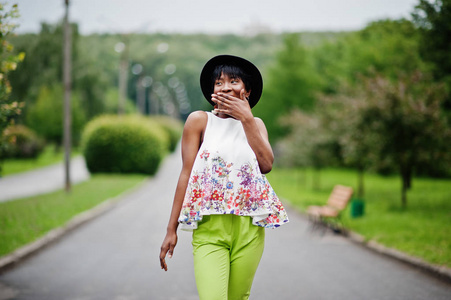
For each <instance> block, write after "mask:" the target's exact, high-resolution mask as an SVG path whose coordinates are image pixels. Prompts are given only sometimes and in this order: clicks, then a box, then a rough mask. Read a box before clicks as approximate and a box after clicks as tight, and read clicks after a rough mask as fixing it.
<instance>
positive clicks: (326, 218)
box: [307, 185, 353, 232]
mask: <svg viewBox="0 0 451 300" xmlns="http://www.w3.org/2000/svg"><path fill="white" fill-rule="evenodd" d="M352 193H353V190H352V188H351V187H348V186H343V185H336V186H334V189H333V190H332V193H331V194H330V196H329V199H328V200H327V203H326V205H323V206H309V207H308V208H307V214H308V215H309V219H310V220H311V221H312V222H313V223H312V224H313V228H315V227H316V225H319V224H322V225H329V226H331V227H332V230H334V231H336V232H341V231H343V226H342V223H341V219H340V213H341V212H342V211H343V210H344V209H345V208H346V206H347V205H348V203H349V200H350V199H351V197H352Z"/></svg>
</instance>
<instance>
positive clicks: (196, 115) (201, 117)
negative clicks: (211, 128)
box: [185, 110, 208, 129]
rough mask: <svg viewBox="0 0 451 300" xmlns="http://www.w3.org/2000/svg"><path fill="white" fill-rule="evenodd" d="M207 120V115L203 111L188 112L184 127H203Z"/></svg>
mask: <svg viewBox="0 0 451 300" xmlns="http://www.w3.org/2000/svg"><path fill="white" fill-rule="evenodd" d="M207 122H208V115H207V113H206V112H205V111H201V110H198V111H193V112H192V113H190V114H189V116H188V118H187V119H186V122H185V128H200V129H203V128H205V125H207Z"/></svg>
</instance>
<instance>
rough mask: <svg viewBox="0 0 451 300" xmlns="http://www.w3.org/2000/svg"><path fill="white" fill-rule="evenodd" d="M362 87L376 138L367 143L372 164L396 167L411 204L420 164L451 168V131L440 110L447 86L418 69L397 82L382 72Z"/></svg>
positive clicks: (364, 110)
mask: <svg viewBox="0 0 451 300" xmlns="http://www.w3.org/2000/svg"><path fill="white" fill-rule="evenodd" d="M362 89H363V90H362V94H361V97H362V99H365V102H366V103H365V104H364V105H362V106H361V107H360V109H359V111H358V112H357V113H359V114H360V115H361V119H362V120H364V122H365V126H366V127H367V130H366V132H367V133H368V134H370V137H371V138H370V139H368V137H367V138H366V140H365V141H370V142H371V150H370V151H371V152H372V153H373V157H374V159H375V161H374V162H373V163H374V165H375V166H377V165H381V164H382V165H383V164H390V165H393V166H397V169H398V171H399V174H400V176H401V181H402V191H401V204H402V206H403V207H406V206H407V191H408V190H409V189H410V188H411V182H412V177H413V175H414V174H415V171H417V169H418V168H421V167H427V166H429V165H434V164H440V165H441V166H442V167H443V168H445V169H447V170H449V168H450V167H451V147H450V144H449V141H450V140H451V130H450V128H449V127H448V125H447V124H448V121H447V119H446V116H445V115H444V114H443V111H442V110H441V104H442V102H443V101H444V99H445V93H444V88H443V85H437V84H434V83H433V82H431V81H430V80H429V79H427V77H426V76H425V75H424V74H422V73H421V72H414V73H412V74H410V75H409V76H405V77H404V78H400V80H399V81H397V82H391V81H390V80H388V79H387V78H384V77H381V76H377V77H374V78H369V79H366V80H365V84H364V86H363V87H362ZM346 146H347V145H346V144H345V145H344V147H346ZM351 146H352V144H351Z"/></svg>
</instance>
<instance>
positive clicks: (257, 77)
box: [200, 55, 263, 108]
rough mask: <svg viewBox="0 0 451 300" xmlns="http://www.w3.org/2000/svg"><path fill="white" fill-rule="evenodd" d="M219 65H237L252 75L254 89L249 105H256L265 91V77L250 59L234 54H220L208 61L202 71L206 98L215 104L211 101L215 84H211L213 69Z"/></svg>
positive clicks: (201, 77) (201, 80)
mask: <svg viewBox="0 0 451 300" xmlns="http://www.w3.org/2000/svg"><path fill="white" fill-rule="evenodd" d="M219 65H235V66H238V67H240V68H241V69H242V70H243V71H244V72H245V73H246V74H248V75H250V76H251V80H252V90H251V94H250V95H249V105H250V107H251V108H252V107H254V106H255V105H256V104H257V102H258V101H259V100H260V97H261V95H262V91H263V78H262V75H261V74H260V71H259V70H258V68H257V67H256V66H255V65H254V64H253V63H251V62H250V61H248V60H246V59H244V58H241V57H238V56H233V55H218V56H215V57H213V58H212V59H210V60H209V61H207V63H206V64H205V66H204V67H203V69H202V72H201V73H200V87H201V89H202V93H203V94H204V97H205V99H207V101H208V102H209V103H210V104H211V105H213V106H214V105H215V103H214V102H213V101H211V94H212V93H213V86H212V84H211V82H212V79H211V76H212V75H213V71H214V70H215V68H216V67H217V66H219Z"/></svg>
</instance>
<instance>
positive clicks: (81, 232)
mask: <svg viewBox="0 0 451 300" xmlns="http://www.w3.org/2000/svg"><path fill="white" fill-rule="evenodd" d="M180 166H181V163H180V160H179V158H178V154H175V155H172V156H171V157H168V159H166V160H165V162H164V164H163V165H162V166H161V169H160V172H159V173H158V175H157V176H156V177H155V178H153V179H150V180H149V181H148V183H147V184H145V185H144V186H143V187H142V188H140V189H139V190H136V191H135V192H133V193H132V194H130V195H129V196H127V197H126V199H125V200H124V201H123V202H121V204H120V205H119V206H118V207H116V208H115V209H113V210H111V211H109V212H108V213H106V214H104V215H102V216H101V217H99V218H97V219H95V220H93V221H91V222H89V223H88V224H85V225H83V226H82V227H80V228H79V229H77V230H75V231H73V232H71V233H70V234H68V235H67V236H65V237H64V238H62V239H61V240H59V241H58V242H56V243H55V244H53V245H52V246H50V247H48V248H47V249H45V250H43V251H41V252H40V253H38V254H37V255H35V256H34V257H32V258H30V259H28V260H26V261H25V262H23V263H22V264H20V265H19V266H18V267H17V268H15V269H13V270H11V271H9V272H6V273H3V274H1V275H0V299H18V300H28V299H33V300H34V299H45V300H60V299H64V300H75V299H77V300H80V299H83V300H90V299H93V300H94V299H96V300H97V299H106V300H134V299H146V300H147V299H152V300H194V299H197V298H198V297H197V292H196V287H195V281H194V275H193V268H192V265H193V261H192V255H191V245H190V242H191V234H190V233H187V232H180V233H179V243H178V245H177V247H176V250H175V253H174V257H173V258H172V259H170V260H169V270H168V272H164V271H162V270H160V268H159V261H158V255H159V248H160V245H161V242H162V240H163V237H164V234H165V227H166V223H167V220H168V217H169V211H170V208H171V202H172V197H173V194H174V190H175V185H176V181H177V178H178V173H179V170H180ZM289 217H290V223H289V224H287V225H284V226H282V227H281V228H278V229H275V230H267V231H266V232H267V239H266V241H267V242H266V248H265V253H264V255H263V259H262V261H261V264H260V266H259V270H258V271H257V275H256V278H255V281H254V286H253V288H252V294H251V299H262V300H266V299H268V300H269V299H271V300H272V299H277V300H283V299H313V300H322V299H333V300H341V299H343V300H354V299H356V300H363V299H371V300H377V299H388V300H396V299H408V300H416V299H434V300H440V299H450V295H451V285H449V284H447V283H444V282H442V281H439V280H437V279H435V278H434V277H431V276H429V275H428V274H425V273H423V272H421V271H419V270H417V269H415V268H412V267H410V266H408V265H405V264H403V263H399V262H397V261H395V260H392V259H390V258H386V257H384V256H381V255H379V254H376V253H374V252H372V251H369V250H367V249H366V248H363V247H361V246H359V245H356V244H354V243H352V242H350V241H348V240H347V239H345V238H343V237H341V236H337V235H333V234H326V235H324V236H319V235H317V234H312V233H311V232H310V231H309V230H308V223H307V221H306V220H305V218H304V217H302V216H300V215H299V214H297V213H296V212H295V211H293V210H291V209H289ZM2 295H3V297H2Z"/></svg>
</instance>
